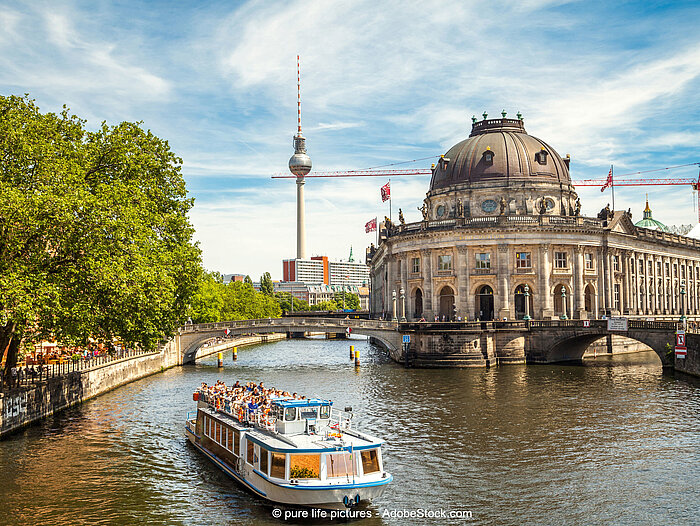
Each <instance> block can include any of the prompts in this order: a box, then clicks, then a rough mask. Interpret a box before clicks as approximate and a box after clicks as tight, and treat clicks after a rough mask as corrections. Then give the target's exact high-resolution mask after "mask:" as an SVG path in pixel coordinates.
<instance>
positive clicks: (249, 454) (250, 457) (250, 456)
mask: <svg viewBox="0 0 700 526" xmlns="http://www.w3.org/2000/svg"><path fill="white" fill-rule="evenodd" d="M246 444H247V448H246V455H245V461H246V462H247V463H248V464H250V465H251V466H252V465H254V463H255V443H254V442H253V441H252V440H246Z"/></svg>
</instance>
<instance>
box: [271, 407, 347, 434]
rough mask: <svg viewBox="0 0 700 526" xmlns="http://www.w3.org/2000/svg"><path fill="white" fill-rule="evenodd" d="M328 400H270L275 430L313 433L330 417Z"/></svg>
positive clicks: (279, 431) (283, 432)
mask: <svg viewBox="0 0 700 526" xmlns="http://www.w3.org/2000/svg"><path fill="white" fill-rule="evenodd" d="M332 405H333V402H331V401H330V400H321V399H319V398H310V399H308V400H297V399H280V400H274V401H273V402H272V414H273V416H274V417H275V419H276V423H275V430H276V431H277V432H278V433H281V434H287V435H289V434H301V433H306V434H308V435H315V434H316V433H317V432H318V430H320V429H321V428H322V427H324V426H327V425H328V422H329V420H330V418H331V406H332Z"/></svg>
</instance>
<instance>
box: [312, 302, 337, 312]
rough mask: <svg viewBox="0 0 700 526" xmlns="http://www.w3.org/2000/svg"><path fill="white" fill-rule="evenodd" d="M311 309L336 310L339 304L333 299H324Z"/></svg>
mask: <svg viewBox="0 0 700 526" xmlns="http://www.w3.org/2000/svg"><path fill="white" fill-rule="evenodd" d="M311 310H324V311H335V310H338V304H337V303H336V302H335V301H333V300H328V301H322V302H320V303H317V304H316V305H314V306H313V307H311Z"/></svg>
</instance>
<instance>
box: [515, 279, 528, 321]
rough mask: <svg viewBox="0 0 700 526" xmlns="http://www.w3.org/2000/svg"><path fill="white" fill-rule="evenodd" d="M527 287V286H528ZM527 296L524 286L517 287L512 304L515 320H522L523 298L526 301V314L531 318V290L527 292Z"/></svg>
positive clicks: (523, 315)
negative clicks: (527, 308)
mask: <svg viewBox="0 0 700 526" xmlns="http://www.w3.org/2000/svg"><path fill="white" fill-rule="evenodd" d="M528 287H529V285H528ZM528 294H529V296H525V285H518V286H517V287H516V288H515V297H514V298H513V304H514V305H515V319H516V320H522V319H523V318H524V317H525V298H526V297H527V300H528V303H529V305H528V307H529V310H528V314H529V315H530V317H532V289H531V288H530V289H529V290H528Z"/></svg>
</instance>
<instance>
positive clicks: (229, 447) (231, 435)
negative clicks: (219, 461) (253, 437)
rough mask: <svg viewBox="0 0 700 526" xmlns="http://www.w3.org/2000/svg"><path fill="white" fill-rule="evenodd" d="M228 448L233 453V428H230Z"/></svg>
mask: <svg viewBox="0 0 700 526" xmlns="http://www.w3.org/2000/svg"><path fill="white" fill-rule="evenodd" d="M228 450H229V451H230V452H231V453H233V429H229V430H228Z"/></svg>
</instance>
